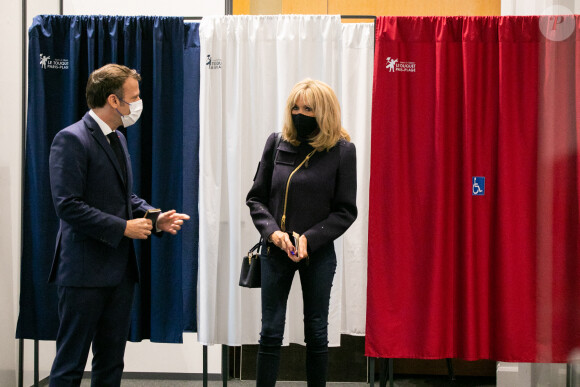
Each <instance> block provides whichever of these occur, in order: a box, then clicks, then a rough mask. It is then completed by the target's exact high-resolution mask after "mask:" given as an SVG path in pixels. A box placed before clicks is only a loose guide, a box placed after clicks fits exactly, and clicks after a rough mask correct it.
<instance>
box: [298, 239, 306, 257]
mask: <svg viewBox="0 0 580 387" xmlns="http://www.w3.org/2000/svg"><path fill="white" fill-rule="evenodd" d="M298 246H300V247H299V250H300V251H298V260H302V259H304V258H308V241H307V240H306V237H305V236H304V235H301V236H300V241H299V242H298Z"/></svg>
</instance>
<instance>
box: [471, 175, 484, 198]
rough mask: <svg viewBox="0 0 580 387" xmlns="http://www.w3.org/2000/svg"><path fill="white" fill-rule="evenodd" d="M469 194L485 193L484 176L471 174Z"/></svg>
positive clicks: (481, 194) (479, 194) (480, 194)
mask: <svg viewBox="0 0 580 387" xmlns="http://www.w3.org/2000/svg"><path fill="white" fill-rule="evenodd" d="M471 194H472V195H473V196H483V195H485V177H482V176H473V183H472V185H471Z"/></svg>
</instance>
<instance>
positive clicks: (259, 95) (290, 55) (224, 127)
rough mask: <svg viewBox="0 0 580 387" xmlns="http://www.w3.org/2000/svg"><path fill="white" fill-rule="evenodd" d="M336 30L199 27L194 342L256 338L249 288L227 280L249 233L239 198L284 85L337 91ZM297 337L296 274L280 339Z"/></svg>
mask: <svg viewBox="0 0 580 387" xmlns="http://www.w3.org/2000/svg"><path fill="white" fill-rule="evenodd" d="M341 36H342V27H341V23H340V18H339V17H338V16H295V15H291V16H236V17H231V16H224V17H207V18H204V19H203V20H202V22H201V24H200V41H201V47H202V50H203V52H202V53H201V62H200V66H201V85H200V128H201V137H200V171H201V175H200V204H199V206H200V277H199V279H200V283H199V340H200V342H202V343H204V344H215V343H218V344H228V345H240V344H254V343H257V341H258V337H259V331H260V325H261V324H260V293H259V290H250V289H241V288H240V287H239V286H238V284H237V283H238V278H239V272H240V262H241V256H242V254H243V253H244V251H247V250H248V249H249V248H250V247H251V246H252V245H253V244H254V243H256V241H257V239H258V238H259V235H258V233H257V231H256V230H255V228H254V226H253V223H252V220H251V218H250V215H249V211H248V209H247V207H246V205H245V202H244V199H245V196H246V194H247V192H248V191H249V189H250V187H251V183H252V177H253V174H254V172H255V170H256V167H257V165H258V161H259V159H260V157H261V154H262V151H263V147H264V144H265V141H266V138H267V137H268V135H269V134H270V133H271V132H274V131H280V130H281V126H282V112H283V108H284V105H285V101H286V98H287V96H288V94H289V92H290V90H291V88H292V86H293V85H294V84H295V83H296V82H298V81H300V80H302V79H304V78H306V77H310V78H314V79H319V80H322V81H325V82H326V83H328V84H329V85H330V86H331V87H333V88H334V90H335V92H336V93H337V95H338V96H339V98H340V97H341V95H342V84H341V82H342V81H341V67H342V58H341ZM359 130H363V128H362V126H361V129H359ZM339 243H340V242H339ZM342 250H343V247H342V245H340V244H339V245H338V246H337V251H338V252H339V254H338V255H339V265H338V268H337V273H336V277H335V278H336V280H335V284H334V286H333V289H332V295H331V307H330V322H329V340H330V345H334V346H336V345H338V344H339V343H340V330H341V320H340V319H341V315H342V311H341V303H340V301H341V291H342V281H341V278H342V276H343V273H342V254H341V253H342ZM303 340H304V334H303V323H302V299H301V290H300V285H299V278H298V276H296V277H295V282H294V284H293V290H292V292H291V294H290V298H289V302H288V312H287V324H286V332H285V342H286V343H288V342H295V343H303Z"/></svg>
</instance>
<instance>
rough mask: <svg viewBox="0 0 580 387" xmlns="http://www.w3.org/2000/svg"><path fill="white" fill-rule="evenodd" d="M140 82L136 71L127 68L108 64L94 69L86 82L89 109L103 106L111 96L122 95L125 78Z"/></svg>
mask: <svg viewBox="0 0 580 387" xmlns="http://www.w3.org/2000/svg"><path fill="white" fill-rule="evenodd" d="M129 77H130V78H134V79H136V80H137V81H140V80H141V76H140V75H139V73H138V72H137V70H134V69H130V68H128V67H127V66H123V65H119V64H115V63H110V64H107V65H104V66H103V67H101V68H99V69H96V70H95V71H93V72H92V73H91V75H89V80H88V81H87V89H86V98H87V105H89V108H90V109H94V108H100V107H103V106H105V104H106V103H107V98H108V97H109V95H111V94H115V95H118V96H122V95H123V84H124V83H125V81H126V80H127V78H129Z"/></svg>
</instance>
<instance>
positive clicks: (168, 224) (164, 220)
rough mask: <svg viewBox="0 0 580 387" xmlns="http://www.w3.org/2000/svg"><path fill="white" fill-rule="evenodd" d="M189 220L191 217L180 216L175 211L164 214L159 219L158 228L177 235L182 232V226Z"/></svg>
mask: <svg viewBox="0 0 580 387" xmlns="http://www.w3.org/2000/svg"><path fill="white" fill-rule="evenodd" d="M188 219H189V215H187V214H180V213H177V212H175V210H171V211H167V212H162V213H161V214H160V215H159V218H157V223H156V226H157V228H158V229H159V230H161V231H165V232H168V233H170V234H173V235H175V234H177V231H179V230H181V225H182V224H183V222H184V221H185V220H188Z"/></svg>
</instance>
